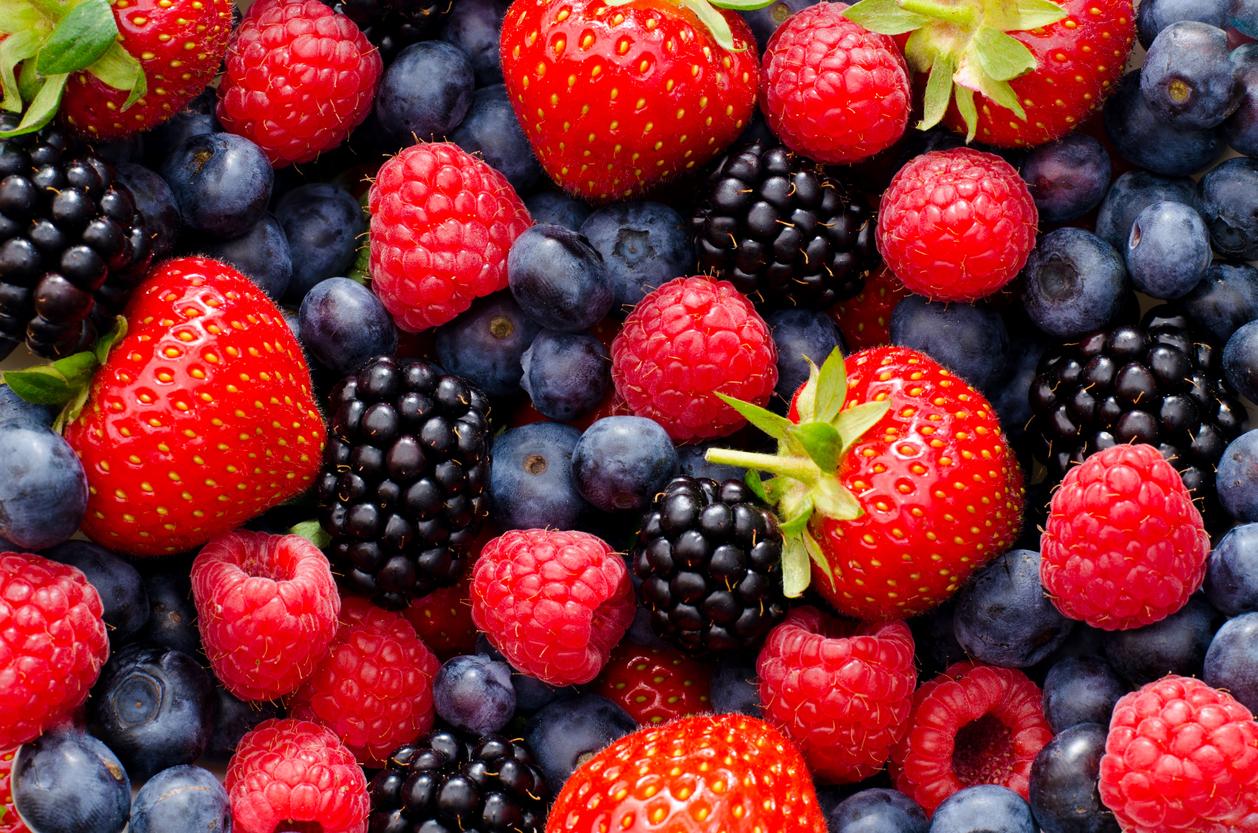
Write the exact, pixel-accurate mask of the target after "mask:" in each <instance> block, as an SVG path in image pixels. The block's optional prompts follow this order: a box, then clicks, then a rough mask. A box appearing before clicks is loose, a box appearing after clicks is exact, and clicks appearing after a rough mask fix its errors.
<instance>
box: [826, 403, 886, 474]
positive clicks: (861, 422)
mask: <svg viewBox="0 0 1258 833" xmlns="http://www.w3.org/2000/svg"><path fill="white" fill-rule="evenodd" d="M889 410H891V403H890V402H888V401H882V402H862V403H861V404H860V405H853V406H852V407H850V408H848V409H847V410H845V411H841V412H840V413H839V415H838V416H837V417H835V418H834V420H833V421H832V422H831V423H830V424H831V425H833V426H834V428H835V430H836V431H838V432H839V439H840V441H841V445H840V446H839V459H840V460H842V459H843V457H844V455H846V454H847V451H848V449H850V448H851V447H852V444H853V443H855V442H856V441H857V440H859V439H860V438H861V437H863V436H864V435H865V432H866V431H868V430H869V429H870V428H873V427H874V426H875V425H877V424H878V421H879V420H881V419H882V418H883V417H884V416H885V415H886V413H887V411H889Z"/></svg>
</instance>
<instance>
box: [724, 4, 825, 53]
mask: <svg viewBox="0 0 1258 833" xmlns="http://www.w3.org/2000/svg"><path fill="white" fill-rule="evenodd" d="M816 4H817V0H777V2H775V3H773V4H772V5H769V6H765V7H764V8H762V9H754V10H752V11H746V12H743V13H742V15H743V20H746V21H747V25H748V26H750V27H751V33H752V34H753V35H755V37H756V46H757V47H758V48H759V49H760V54H762V55H763V54H764V50H765V48H766V47H767V46H768V44H769V38H770V36H772V34H773V33H774V32H775V31H777V28H778V27H779V26H781V25H782V24H783V23H785V22H786V19H787V18H789V17H790V16H791V15H793V14H795V12H798V11H801V10H802V9H806V8H808V7H809V6H814V5H816Z"/></svg>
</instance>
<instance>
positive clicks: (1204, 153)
mask: <svg viewBox="0 0 1258 833" xmlns="http://www.w3.org/2000/svg"><path fill="white" fill-rule="evenodd" d="M1102 119H1103V121H1104V123H1105V132H1106V133H1107V134H1109V138H1110V141H1112V142H1113V143H1114V147H1115V149H1117V150H1118V153H1119V154H1120V155H1121V156H1122V157H1123V158H1124V159H1126V160H1127V161H1128V162H1131V163H1133V164H1136V165H1139V166H1140V167H1142V168H1147V169H1149V170H1150V171H1153V172H1154V173H1159V174H1164V175H1166V176H1187V175H1189V174H1192V173H1196V172H1197V171H1199V170H1201V169H1202V168H1204V167H1206V166H1207V165H1209V164H1210V163H1211V162H1213V161H1214V160H1215V158H1216V157H1218V155H1219V152H1220V151H1221V150H1222V149H1223V134H1222V131H1220V130H1219V129H1218V128H1217V127H1212V128H1205V129H1197V128H1179V127H1175V126H1173V125H1170V124H1167V123H1166V122H1164V121H1162V119H1160V118H1158V116H1157V114H1156V113H1154V112H1153V110H1151V109H1149V105H1148V104H1146V103H1145V100H1144V96H1143V95H1141V93H1140V71H1139V70H1132V71H1131V72H1129V73H1127V74H1126V75H1124V76H1123V79H1122V81H1120V82H1119V84H1118V90H1117V91H1115V93H1114V94H1113V95H1112V96H1110V98H1109V100H1108V101H1106V102H1105V107H1104V112H1103V114H1102Z"/></svg>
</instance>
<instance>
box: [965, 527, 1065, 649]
mask: <svg viewBox="0 0 1258 833" xmlns="http://www.w3.org/2000/svg"><path fill="white" fill-rule="evenodd" d="M953 616H954V619H953V627H954V629H955V633H956V636H957V641H958V642H959V643H961V647H962V648H964V649H965V652H966V653H967V654H969V655H970V656H972V657H974V658H976V659H978V660H980V661H982V662H986V663H989V664H991V665H1001V666H1005V667H1008V668H1026V667H1027V666H1030V665H1035V664H1036V663H1037V662H1039V661H1040V660H1042V659H1044V658H1045V657H1047V656H1048V655H1049V654H1051V653H1052V652H1053V651H1054V650H1056V649H1057V647H1058V646H1060V645H1061V644H1062V643H1063V642H1065V641H1066V639H1067V637H1069V636H1070V629H1071V627H1072V626H1073V625H1074V622H1072V621H1071V620H1070V619H1067V618H1066V617H1065V616H1063V615H1062V614H1061V613H1060V612H1059V611H1058V610H1057V608H1056V607H1054V605H1053V603H1052V601H1050V600H1049V598H1048V597H1047V596H1046V595H1045V594H1044V588H1043V587H1042V586H1041V585H1040V554H1039V553H1038V552H1034V551H1033V550H1013V551H1011V552H1007V553H1005V554H1004V555H1002V556H1000V557H999V558H997V559H996V560H995V561H993V562H992V563H991V564H989V565H987V566H986V567H984V568H983V569H982V570H981V571H979V572H978V573H976V574H975V575H974V576H973V577H972V578H971V579H970V580H969V581H968V582H967V583H966V584H965V586H963V587H962V588H961V590H959V591H958V592H957V605H956V612H955V613H954V614H953Z"/></svg>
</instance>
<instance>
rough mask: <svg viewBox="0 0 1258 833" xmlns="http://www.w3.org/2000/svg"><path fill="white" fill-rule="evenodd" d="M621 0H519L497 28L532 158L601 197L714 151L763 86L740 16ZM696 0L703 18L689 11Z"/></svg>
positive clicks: (732, 134) (578, 191)
mask: <svg viewBox="0 0 1258 833" xmlns="http://www.w3.org/2000/svg"><path fill="white" fill-rule="evenodd" d="M624 1H625V0H614V2H607V0H574V2H563V3H558V2H555V0H525V2H520V3H516V4H514V5H513V6H512V7H511V9H510V10H509V11H508V12H507V17H506V19H505V20H504V21H503V25H502V41H501V45H500V49H501V54H502V69H503V75H504V76H505V79H506V84H507V92H508V94H509V95H510V97H511V104H512V107H514V109H515V112H516V115H517V116H519V118H520V123H521V124H522V125H523V126H524V131H525V133H527V134H528V137H529V141H530V142H531V143H532V145H533V150H534V151H535V152H536V154H537V158H538V160H539V161H541V163H542V167H543V168H545V170H546V173H548V174H550V177H551V178H552V179H553V180H555V182H557V183H559V185H560V186H562V187H563V188H564V189H565V190H567V191H569V192H571V193H573V194H575V195H577V196H579V197H582V198H584V199H587V200H592V201H599V202H608V201H611V200H617V199H623V198H625V197H629V196H633V195H634V194H639V193H642V192H643V191H645V190H647V189H648V188H650V187H651V186H653V185H657V184H659V183H661V182H663V181H665V180H667V179H669V178H671V177H674V176H676V175H677V174H680V173H682V172H684V171H688V170H692V169H694V168H697V167H699V166H702V165H703V164H704V163H706V162H707V161H708V160H710V159H712V158H714V157H715V156H717V155H718V154H719V153H721V152H722V151H723V150H724V149H725V148H726V146H728V145H729V144H730V143H731V142H733V141H734V139H736V138H738V135H739V134H740V133H741V132H742V130H743V127H744V126H745V125H746V124H747V122H748V120H749V119H750V118H751V113H752V109H753V107H754V106H755V102H756V88H757V87H758V85H759V83H760V72H759V67H758V61H757V54H756V47H755V42H754V39H753V37H752V34H751V30H750V29H749V28H748V26H747V24H746V22H745V21H743V19H742V18H741V17H740V16H739V15H738V14H736V13H734V12H730V11H718V10H714V9H712V8H711V7H710V6H708V5H707V0H691V2H689V3H685V4H682V3H668V2H661V0H643V2H634V3H632V5H624V4H623V3H624ZM699 3H702V4H703V6H702V10H703V16H702V17H700V16H699V15H698V14H696V12H695V11H694V10H692V8H689V7H690V6H693V5H696V4H699ZM716 5H720V4H719V3H718V4H716ZM710 26H711V27H715V29H710V28H709V27H710Z"/></svg>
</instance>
